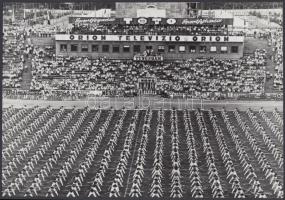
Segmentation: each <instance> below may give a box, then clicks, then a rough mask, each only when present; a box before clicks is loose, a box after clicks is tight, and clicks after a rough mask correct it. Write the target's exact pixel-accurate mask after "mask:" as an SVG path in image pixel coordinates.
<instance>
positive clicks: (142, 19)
mask: <svg viewBox="0 0 285 200" xmlns="http://www.w3.org/2000/svg"><path fill="white" fill-rule="evenodd" d="M138 23H139V24H146V23H147V19H146V18H139V19H138Z"/></svg>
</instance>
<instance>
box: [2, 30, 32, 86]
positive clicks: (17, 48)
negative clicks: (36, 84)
mask: <svg viewBox="0 0 285 200" xmlns="http://www.w3.org/2000/svg"><path fill="white" fill-rule="evenodd" d="M3 29H4V31H3V33H4V35H3V47H4V48H3V68H2V69H3V78H4V79H3V87H8V88H20V87H21V81H22V74H23V71H24V70H26V69H27V66H26V64H25V61H26V58H27V53H28V50H27V48H26V42H25V38H26V34H25V32H24V30H23V28H22V27H21V26H19V25H15V26H4V27H3Z"/></svg>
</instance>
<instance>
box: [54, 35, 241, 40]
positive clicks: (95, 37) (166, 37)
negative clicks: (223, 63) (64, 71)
mask: <svg viewBox="0 0 285 200" xmlns="http://www.w3.org/2000/svg"><path fill="white" fill-rule="evenodd" d="M55 40H57V41H119V42H120V41H121V42H125V41H126V42H127V41H130V42H142V41H146V42H160V41H162V42H163V41H165V42H243V41H244V37H243V36H188V35H187V36H186V35H55Z"/></svg>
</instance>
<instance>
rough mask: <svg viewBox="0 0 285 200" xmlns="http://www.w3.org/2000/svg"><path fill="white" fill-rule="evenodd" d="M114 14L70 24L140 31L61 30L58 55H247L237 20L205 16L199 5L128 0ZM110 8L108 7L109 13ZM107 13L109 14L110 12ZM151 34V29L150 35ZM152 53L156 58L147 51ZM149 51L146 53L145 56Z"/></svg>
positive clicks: (73, 18) (76, 17) (162, 57)
mask: <svg viewBox="0 0 285 200" xmlns="http://www.w3.org/2000/svg"><path fill="white" fill-rule="evenodd" d="M115 7H116V9H115V16H111V15H109V16H108V17H93V16H82V15H73V16H71V17H69V19H68V23H69V24H71V26H72V25H74V24H76V25H77V26H79V27H80V26H83V27H86V26H87V27H88V26H94V24H96V25H98V27H100V26H108V27H114V26H123V27H128V26H129V25H132V26H137V27H139V29H141V30H146V31H148V33H146V32H144V31H142V32H141V33H140V34H113V33H104V34H92V33H91V34H86V33H85V32H84V31H78V32H77V33H60V34H56V35H55V46H56V55H60V56H88V57H92V58H97V57H102V56H104V57H107V58H113V59H135V60H150V61H152V60H155V61H160V60H168V59H169V60H172V59H176V60H179V59H189V58H195V57H202V56H205V55H207V56H210V57H216V58H222V59H229V58H230V59H238V58H240V57H242V56H243V49H244V36H242V35H238V34H234V35H233V34H232V30H233V25H234V19H233V18H229V17H220V18H218V17H215V16H202V10H201V5H200V4H199V3H183V2H176V3H173V2H168V3H167V4H166V3H163V2H160V3H125V2H117V3H116V5H115ZM105 12H107V11H105ZM106 14H107V13H106ZM152 26H156V27H173V30H177V31H171V32H166V33H163V34H156V33H151V27H152ZM181 27H183V28H185V27H189V28H191V27H206V28H207V27H210V28H211V29H213V28H215V27H216V29H217V30H219V29H223V30H225V31H224V32H221V31H220V32H219V33H216V32H208V33H199V32H195V33H194V32H193V33H191V32H190V34H189V33H183V32H181V31H180V32H179V31H178V30H179V28H181ZM149 32H150V33H149ZM146 51H147V52H149V51H151V52H152V54H151V55H152V56H150V55H147V54H145V52H146ZM146 55H147V56H146Z"/></svg>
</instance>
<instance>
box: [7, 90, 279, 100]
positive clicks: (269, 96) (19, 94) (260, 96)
mask: <svg viewBox="0 0 285 200" xmlns="http://www.w3.org/2000/svg"><path fill="white" fill-rule="evenodd" d="M134 94H136V95H134ZM210 94H211V95H210V96H209V95H207V96H203V93H202V94H199V95H195V94H192V95H189V94H184V93H176V94H172V95H168V96H164V97H166V98H169V99H188V98H199V99H208V100H225V99H231V100H247V101H248V100H255V101H256V100H283V93H277V92H273V93H221V94H219V95H216V94H215V93H214V92H212V93H210ZM153 95H158V94H153ZM135 96H138V91H137V90H134V91H133V93H130V94H129V93H125V92H123V91H118V90H107V89H106V90H101V91H100V92H98V93H97V94H96V93H94V90H43V91H31V90H21V89H6V88H4V89H3V93H2V97H3V98H7V99H28V100H51V101H62V100H69V101H75V100H88V99H92V98H96V97H122V98H123V97H135ZM158 96H160V95H158Z"/></svg>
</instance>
